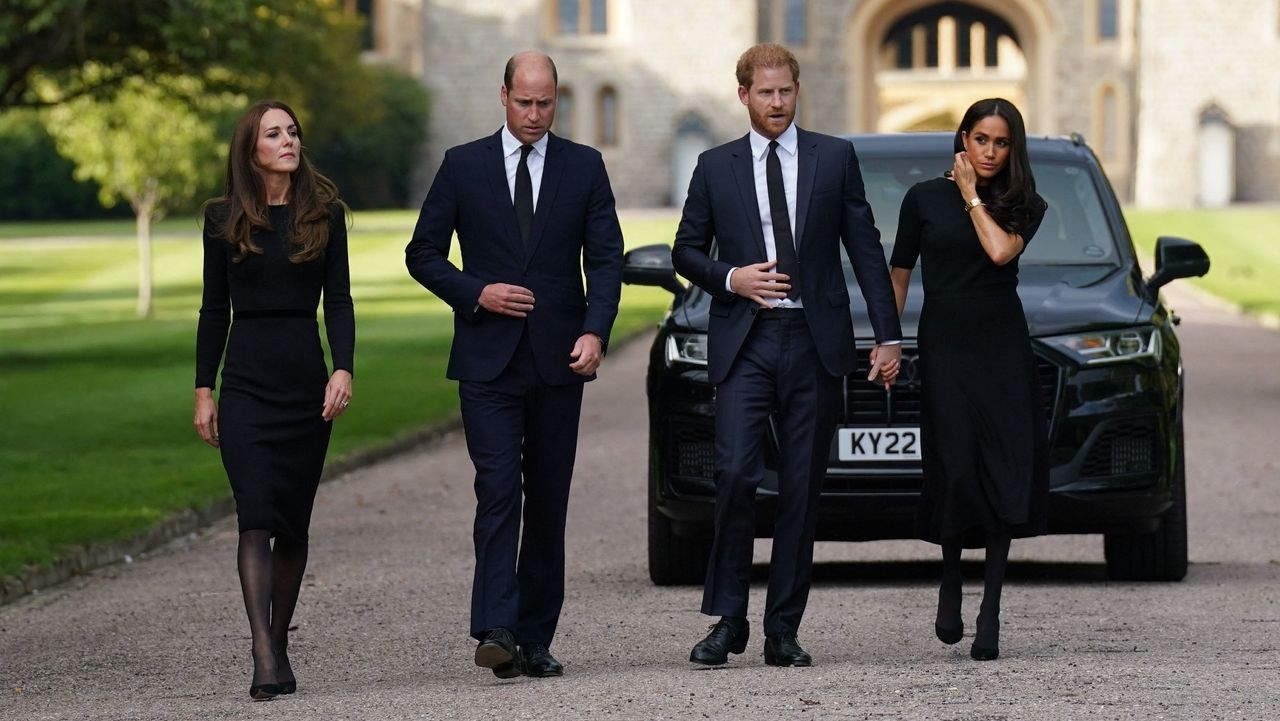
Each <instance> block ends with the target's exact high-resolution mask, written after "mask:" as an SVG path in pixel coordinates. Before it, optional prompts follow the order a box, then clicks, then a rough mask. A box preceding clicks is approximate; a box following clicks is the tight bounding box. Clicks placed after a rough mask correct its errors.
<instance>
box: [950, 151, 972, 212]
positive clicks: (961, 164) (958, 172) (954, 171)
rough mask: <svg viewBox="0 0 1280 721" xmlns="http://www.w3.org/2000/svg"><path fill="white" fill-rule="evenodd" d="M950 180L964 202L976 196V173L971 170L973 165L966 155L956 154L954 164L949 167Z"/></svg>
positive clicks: (963, 153) (962, 153)
mask: <svg viewBox="0 0 1280 721" xmlns="http://www.w3.org/2000/svg"><path fill="white" fill-rule="evenodd" d="M951 179H952V180H954V181H955V183H956V187H957V188H959V189H960V195H961V196H963V199H964V201H965V202H968V201H970V200H972V199H974V198H976V197H977V196H978V173H977V171H975V170H974V169H973V163H971V162H969V155H968V153H965V152H964V151H961V152H959V153H956V163H955V165H953V166H951Z"/></svg>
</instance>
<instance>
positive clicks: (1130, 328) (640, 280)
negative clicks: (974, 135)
mask: <svg viewBox="0 0 1280 721" xmlns="http://www.w3.org/2000/svg"><path fill="white" fill-rule="evenodd" d="M849 139H850V140H851V141H852V142H853V144H854V147H856V148H857V151H858V155H859V158H860V159H861V164H862V174H863V179H864V181H865V182H866V189H867V199H868V201H869V202H870V203H871V206H872V208H873V209H874V211H875V217H876V225H877V226H878V227H879V229H880V232H881V240H882V241H883V243H884V246H885V256H886V258H887V257H888V256H889V254H890V252H891V250H892V243H893V239H894V237H895V235H896V232H897V223H898V209H899V206H900V205H901V201H902V196H903V194H904V193H906V191H907V189H908V188H910V187H911V186H912V185H914V184H915V183H917V182H919V181H921V180H926V179H928V178H933V177H937V176H939V175H941V174H942V172H943V171H944V170H946V169H948V168H950V166H951V158H952V135H951V134H950V133H909V134H897V135H860V136H852V137H850V138H849ZM1028 147H1029V151H1030V155H1031V162H1032V165H1033V166H1034V169H1035V177H1036V185H1037V189H1038V190H1039V192H1040V194H1041V195H1042V196H1044V198H1045V199H1046V200H1047V201H1048V202H1049V209H1048V212H1047V214H1046V215H1045V218H1044V222H1043V224H1042V225H1041V226H1040V230H1039V232H1038V233H1037V234H1036V236H1035V239H1034V240H1033V241H1032V242H1031V244H1030V245H1029V246H1028V248H1027V251H1026V253H1025V254H1024V255H1023V256H1022V258H1021V260H1020V262H1019V267H1020V272H1019V287H1018V292H1019V295H1020V296H1021V298H1022V305H1023V308H1024V309H1025V311H1026V316H1027V323H1028V325H1029V326H1030V330H1031V336H1032V339H1033V340H1032V342H1033V344H1034V346H1035V348H1034V350H1035V355H1036V359H1037V362H1038V367H1039V377H1040V385H1041V388H1042V390H1043V396H1044V398H1045V408H1044V413H1045V417H1046V418H1048V421H1049V436H1050V449H1051V464H1052V470H1051V476H1050V490H1051V493H1050V507H1049V528H1050V532H1051V533H1102V534H1104V535H1105V549H1106V563H1107V573H1108V575H1109V576H1110V577H1111V578H1116V579H1129V580H1143V579H1145V580H1168V581H1176V580H1180V579H1182V577H1183V576H1184V575H1185V574H1186V568H1187V515H1186V514H1187V509H1186V479H1185V469H1184V465H1183V443H1182V406H1183V397H1184V393H1183V375H1182V361H1181V358H1180V353H1179V347H1178V338H1177V336H1176V335H1175V334H1174V331H1173V327H1174V326H1175V325H1177V323H1178V318H1177V316H1176V315H1173V314H1172V313H1171V312H1170V310H1169V309H1168V308H1167V307H1166V306H1165V305H1164V304H1163V303H1162V302H1161V299H1160V295H1159V289H1160V287H1161V286H1162V285H1164V284H1165V283H1167V282H1169V281H1170V280H1173V279H1175V278H1185V277H1190V276H1199V275H1204V274H1205V273H1206V272H1207V271H1208V270H1209V258H1208V256H1207V255H1206V254H1205V252H1204V251H1203V250H1202V249H1201V248H1200V246H1199V245H1197V244H1195V243H1193V242H1191V241H1188V240H1182V239H1179V238H1172V237H1162V238H1160V239H1159V240H1158V241H1157V245H1156V257H1155V264H1156V272H1155V274H1154V275H1153V276H1151V277H1150V278H1145V279H1144V278H1143V277H1142V272H1141V270H1140V268H1139V266H1138V261H1137V258H1136V257H1135V254H1134V248H1133V242H1132V240H1131V239H1130V237H1129V231H1128V228H1127V227H1126V226H1125V222H1124V217H1123V215H1122V213H1121V209H1120V205H1119V203H1118V202H1117V201H1116V198H1115V194H1114V192H1113V191H1112V189H1111V185H1110V184H1109V183H1108V182H1107V179H1106V176H1105V175H1104V174H1103V172H1102V168H1101V167H1100V165H1099V163H1098V160H1097V158H1096V157H1095V156H1094V154H1093V151H1091V150H1090V149H1089V147H1088V146H1087V145H1085V143H1084V142H1083V139H1082V138H1080V137H1079V136H1072V137H1070V138H1031V139H1029V141H1028ZM842 258H843V254H842ZM844 262H845V264H846V267H845V277H846V282H847V283H848V286H849V294H850V297H852V298H853V299H854V300H853V302H852V304H851V305H850V308H849V312H850V313H851V314H852V317H853V323H854V328H855V330H856V331H857V332H858V333H862V334H865V333H867V332H868V330H869V328H870V323H869V321H868V320H867V318H866V304H865V303H864V301H863V300H862V298H861V295H860V294H859V293H858V286H857V283H856V282H855V281H854V278H853V274H852V271H851V270H850V269H849V268H848V260H847V259H845V260H844ZM920 276H921V274H920V273H918V272H917V273H914V274H913V275H912V283H913V285H914V286H915V287H913V288H912V290H911V292H910V293H909V294H908V303H907V308H906V312H905V314H904V317H903V322H902V328H903V333H904V335H905V341H904V344H903V370H902V372H901V373H900V375H899V376H898V382H897V385H896V386H895V387H894V389H893V391H892V392H891V393H886V392H885V391H884V390H883V389H882V388H879V387H877V386H875V385H873V384H871V383H868V382H867V380H866V376H867V369H866V364H867V358H866V351H867V350H868V349H869V348H870V346H871V339H870V338H867V339H866V340H865V342H860V343H859V347H860V349H861V350H862V353H861V365H862V367H861V368H859V369H858V370H857V371H855V372H854V373H853V374H852V375H850V376H848V377H847V378H845V382H844V389H843V396H844V411H843V417H842V418H841V420H840V426H839V430H838V431H837V433H836V436H835V437H834V438H833V439H832V442H831V455H830V462H829V466H828V468H827V478H826V482H825V484H824V486H823V491H822V500H821V505H820V518H819V520H818V539H819V540H829V541H860V540H873V539H888V538H913V537H915V525H914V524H915V512H916V505H917V500H918V497H919V491H920V484H921V470H920V443H919V414H920V378H919V375H918V373H917V369H916V359H917V350H916V343H915V332H916V327H917V321H918V319H919V314H920V304H921V300H922V295H923V293H922V291H921V289H920V288H919V286H918V282H919V278H920ZM623 278H624V280H625V281H626V282H627V283H633V284H641V285H657V286H661V287H663V288H666V289H668V290H670V291H671V292H672V293H673V294H674V295H675V298H674V300H673V301H672V304H671V309H670V312H668V313H667V316H666V318H665V319H664V320H663V322H662V324H661V326H660V329H659V332H658V337H657V339H656V340H655V341H654V344H653V349H652V352H651V354H650V358H649V372H648V378H647V381H646V385H647V388H648V396H649V483H648V485H649V575H650V577H651V578H652V579H653V582H654V583H657V584H676V583H701V582H702V581H703V577H704V575H705V572H706V567H707V558H708V555H709V552H710V545H711V537H712V529H713V524H712V517H713V514H712V506H713V504H714V501H715V486H714V481H713V477H714V476H713V466H714V431H713V424H714V422H715V412H716V398H715V388H714V387H713V386H712V385H711V384H710V383H708V381H707V371H706V357H707V356H706V348H707V336H706V332H707V312H708V309H709V308H710V305H711V297H710V296H708V295H707V294H706V293H705V292H703V291H702V290H700V289H698V288H697V287H687V286H685V285H684V284H683V283H681V282H680V281H679V280H678V279H677V277H676V275H675V273H674V272H673V270H672V268H671V254H670V249H669V248H668V247H667V246H663V245H654V246H645V247H643V248H637V249H635V250H632V251H631V252H629V253H627V260H626V266H625V269H624V271H623ZM762 441H763V442H764V443H765V444H766V449H765V458H766V466H768V468H767V470H766V477H765V481H764V483H763V484H762V486H761V488H760V489H759V493H758V495H757V501H758V503H757V514H756V519H757V528H756V534H757V536H759V537H770V536H772V533H773V529H772V525H773V520H772V519H773V516H774V505H775V504H774V503H773V501H774V500H775V498H776V494H777V485H776V483H777V481H776V476H775V475H773V467H774V465H775V463H776V459H777V438H776V437H775V436H773V435H772V434H770V435H769V436H768V437H767V438H765V439H762Z"/></svg>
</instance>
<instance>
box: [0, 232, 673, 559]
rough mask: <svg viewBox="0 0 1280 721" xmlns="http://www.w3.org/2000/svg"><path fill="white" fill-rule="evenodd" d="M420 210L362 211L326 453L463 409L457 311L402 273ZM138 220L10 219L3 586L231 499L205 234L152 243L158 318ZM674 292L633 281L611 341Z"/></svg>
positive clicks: (0, 328) (648, 322) (0, 307)
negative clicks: (196, 425)
mask: <svg viewBox="0 0 1280 721" xmlns="http://www.w3.org/2000/svg"><path fill="white" fill-rule="evenodd" d="M415 220H416V213H411V212H364V213H357V214H356V215H355V221H354V227H353V228H352V232H351V242H350V246H351V263H352V293H353V295H354V297H355V302H356V314H357V316H356V317H357V330H356V332H357V350H356V384H355V390H356V401H355V402H354V403H353V404H352V407H351V409H350V411H349V412H348V413H347V414H345V415H344V416H343V418H342V420H341V421H339V423H338V426H337V427H336V428H335V431H334V437H333V443H332V446H331V448H330V454H329V457H330V459H331V460H333V459H336V458H340V457H342V456H344V455H346V454H349V453H351V452H353V451H356V450H360V449H368V448H371V447H377V446H379V445H383V444H386V443H389V442H391V441H393V440H395V439H396V438H399V437H402V436H404V435H405V434H407V433H409V432H412V431H414V430H416V429H421V428H423V427H425V426H429V425H432V424H435V423H439V422H441V421H443V420H445V419H447V418H449V417H450V416H452V415H454V414H456V412H457V392H456V387H455V384H454V383H453V382H451V381H448V380H446V379H445V377H444V366H445V361H446V357H447V354H448V348H449V344H450V340H451V337H452V322H453V321H452V315H451V313H450V311H449V309H448V308H447V307H446V306H445V305H444V304H443V303H442V302H440V301H439V300H437V299H435V298H434V297H432V296H431V295H430V294H428V293H427V292H426V291H425V290H424V289H422V288H421V287H420V286H418V285H417V283H415V282H414V281H413V280H412V279H410V278H409V277H408V275H407V273H406V272H405V270H404V260H403V258H404V255H403V250H404V245H405V243H406V242H407V241H408V238H409V236H410V235H411V234H412V230H413V224H414V221H415ZM676 220H677V219H676V218H675V217H674V216H663V217H647V216H646V217H643V218H636V219H631V220H627V221H626V222H625V223H624V232H625V234H626V238H627V241H628V245H629V246H632V247H634V246H636V245H643V244H647V243H660V242H670V239H671V238H672V237H673V235H674V232H675V224H676ZM132 230H133V226H132V223H131V222H130V221H105V222H94V223H42V224H21V225H17V224H14V225H8V226H5V225H0V336H2V337H3V339H4V341H3V343H2V344H0V398H2V399H3V407H2V408H3V410H2V412H0V578H2V577H4V576H6V575H12V574H15V573H17V572H18V571H20V570H21V569H22V568H23V567H25V566H29V565H37V566H39V565H44V564H49V563H51V562H52V561H54V560H55V559H57V558H59V557H61V556H63V555H64V554H66V553H68V552H69V551H70V550H73V549H75V548H78V547H82V546H85V545H87V544H95V543H109V542H113V541H119V540H123V539H127V538H131V537H134V536H136V535H137V534H139V533H142V532H143V531H145V530H146V529H148V528H149V527H152V526H153V525H154V524H156V523H157V522H159V521H160V520H162V519H164V518H165V517H167V516H169V515H170V514H172V513H174V512H175V511H180V510H182V509H200V508H203V507H206V506H208V505H209V504H210V503H212V502H213V501H215V500H216V499H220V498H225V497H227V496H228V495H229V493H230V491H229V488H228V486H227V480H226V476H225V474H224V473H223V470H222V466H221V461H220V460H219V457H218V453H217V451H215V450H213V449H211V448H209V447H208V446H205V445H204V444H203V443H201V442H200V441H199V439H198V438H197V437H196V435H195V433H194V430H193V429H192V427H191V408H192V377H193V373H194V371H193V364H194V338H195V323H196V311H197V309H198V308H199V305H200V264H201V250H200V248H201V244H200V235H199V229H198V228H197V227H196V223H195V221H194V220H192V219H189V218H188V219H173V220H169V221H166V223H165V225H163V226H162V228H161V233H160V234H159V235H158V237H157V239H156V242H155V250H154V252H155V267H156V278H155V288H156V314H155V317H154V318H152V319H150V320H139V319H136V318H135V317H134V316H133V307H134V292H135V291H134V288H135V286H134V274H135V272H136V270H135V263H136V260H135V257H136V254H135V250H134V242H135V241H134V240H133V237H132V235H131V233H132ZM669 300H670V295H668V294H667V293H666V292H664V291H661V290H658V289H655V288H632V287H624V290H623V304H622V309H621V311H620V313H619V317H618V321H617V324H616V325H615V330H614V337H615V338H623V337H625V336H627V335H629V334H633V333H635V332H638V331H640V330H642V329H644V328H646V327H649V326H652V325H653V324H654V323H656V322H657V320H658V319H659V318H660V317H661V314H662V311H663V309H664V308H665V307H666V305H667V303H668V302H669Z"/></svg>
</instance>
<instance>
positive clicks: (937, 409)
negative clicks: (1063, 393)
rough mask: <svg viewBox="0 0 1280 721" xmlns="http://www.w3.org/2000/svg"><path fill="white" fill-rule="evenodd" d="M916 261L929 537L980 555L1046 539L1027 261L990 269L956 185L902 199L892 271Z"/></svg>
mask: <svg viewBox="0 0 1280 721" xmlns="http://www.w3.org/2000/svg"><path fill="white" fill-rule="evenodd" d="M982 194H983V189H981V188H980V189H979V195H980V196H981V195H982ZM984 199H985V200H989V199H988V198H984ZM1042 217H1043V212H1042V213H1041V214H1040V216H1037V217H1035V218H1034V222H1033V223H1032V224H1031V226H1030V228H1029V229H1028V230H1027V232H1026V233H1024V234H1023V240H1024V241H1026V242H1028V243H1029V242H1030V241H1031V238H1032V236H1033V235H1035V232H1036V229H1037V228H1038V227H1039V225H1040V220H1041V219H1042ZM917 258H919V259H920V261H921V265H922V268H921V273H922V280H923V284H924V307H923V310H922V312H921V315H920V330H919V343H920V366H921V394H922V398H921V401H922V409H921V423H920V433H921V441H922V443H921V445H922V450H923V461H924V488H923V492H922V498H921V505H920V519H919V520H920V529H919V530H920V536H921V537H922V538H923V539H925V540H927V541H932V542H934V543H940V542H942V540H943V539H953V538H960V539H961V540H962V541H963V542H964V544H965V545H966V546H976V545H982V543H983V538H984V537H985V535H984V532H986V533H992V534H1002V535H1004V534H1008V535H1012V536H1014V537H1023V536H1034V535H1040V534H1043V533H1044V532H1045V524H1046V513H1047V501H1048V492H1049V464H1048V433H1047V430H1046V428H1047V424H1046V418H1045V410H1044V404H1043V402H1042V400H1041V394H1040V388H1039V384H1038V383H1037V379H1036V362H1035V357H1034V355H1033V354H1032V351H1031V340H1030V337H1029V335H1028V333H1027V321H1026V317H1025V316H1024V315H1023V311H1022V303H1021V301H1020V300H1019V299H1018V293H1017V287H1018V261H1017V259H1016V258H1015V259H1014V260H1012V261H1010V262H1009V263H1007V264H1006V265H1003V266H1000V265H996V264H995V263H993V262H992V261H991V259H990V258H989V257H988V256H987V254H986V252H985V251H984V250H983V249H982V245H981V243H980V242H979V240H978V233H977V231H976V230H975V229H974V227H973V222H972V220H971V219H970V217H969V215H968V214H967V213H966V212H965V209H964V199H963V198H961V197H960V192H959V191H958V190H957V189H956V185H955V183H953V182H952V181H951V180H949V179H947V178H937V179H934V180H927V181H924V182H922V183H919V184H917V185H915V186H914V187H912V188H911V189H910V190H909V191H907V194H906V196H905V197H904V198H903V200H902V211H901V214H900V216H899V221H898V236H897V241H896V243H895V245H894V249H893V256H892V259H891V260H890V265H892V266H893V267H896V268H913V267H914V266H915V264H916V260H917Z"/></svg>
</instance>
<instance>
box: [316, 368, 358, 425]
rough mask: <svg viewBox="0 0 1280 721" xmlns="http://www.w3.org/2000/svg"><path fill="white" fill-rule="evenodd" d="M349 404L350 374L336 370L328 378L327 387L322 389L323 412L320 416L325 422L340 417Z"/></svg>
mask: <svg viewBox="0 0 1280 721" xmlns="http://www.w3.org/2000/svg"><path fill="white" fill-rule="evenodd" d="M350 402H351V373H350V372H349V371H344V370H342V369H338V370H336V371H334V372H333V375H331V376H329V385H327V386H325V389H324V410H323V411H321V413H320V415H321V416H323V417H324V419H325V420H326V421H331V420H333V419H334V418H337V417H338V416H340V415H342V414H343V413H345V412H346V410H347V404H348V403H350Z"/></svg>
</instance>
